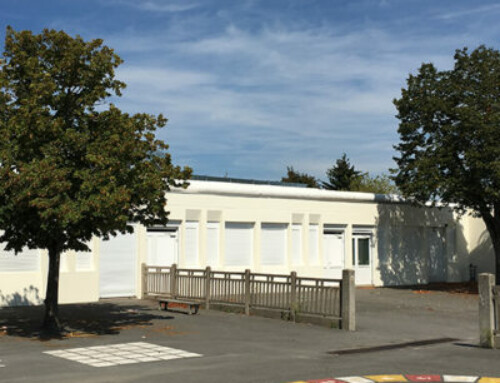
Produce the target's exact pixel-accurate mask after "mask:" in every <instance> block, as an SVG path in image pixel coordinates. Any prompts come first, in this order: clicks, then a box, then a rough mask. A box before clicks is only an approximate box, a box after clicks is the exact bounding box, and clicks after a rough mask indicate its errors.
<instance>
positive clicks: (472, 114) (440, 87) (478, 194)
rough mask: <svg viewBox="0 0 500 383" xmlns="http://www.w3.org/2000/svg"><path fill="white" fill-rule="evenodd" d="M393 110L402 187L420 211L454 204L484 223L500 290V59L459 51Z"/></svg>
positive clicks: (421, 78)
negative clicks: (450, 62) (433, 205)
mask: <svg viewBox="0 0 500 383" xmlns="http://www.w3.org/2000/svg"><path fill="white" fill-rule="evenodd" d="M394 103H395V105H396V107H397V109H398V115H397V117H398V119H399V120H400V123H399V129H398V132H399V136H400V143H399V144H398V145H396V146H395V149H396V150H397V151H398V152H399V156H398V157H395V158H394V159H395V161H396V163H397V165H398V169H397V170H396V174H395V181H396V185H397V186H398V187H399V189H400V190H401V191H402V193H403V195H404V196H405V197H407V198H409V199H411V200H413V201H415V202H417V203H421V204H422V203H425V202H427V201H429V200H430V201H433V202H437V201H439V202H441V203H448V204H453V207H454V208H455V209H456V210H457V211H458V212H460V213H463V212H465V211H466V209H471V210H472V211H473V212H474V213H475V215H477V216H479V217H481V218H482V219H483V220H484V222H485V224H486V227H487V229H488V232H489V234H490V237H491V240H492V243H493V248H494V251H495V255H496V284H497V285H498V284H500V52H499V51H498V50H495V49H489V48H486V47H484V46H480V47H479V48H477V49H475V50H474V51H472V52H471V53H469V52H468V50H467V48H464V49H462V50H457V51H456V53H455V65H454V68H453V69H451V70H447V71H438V70H437V69H436V68H435V67H434V65H432V64H423V65H422V66H421V67H420V69H419V71H418V74H417V75H410V76H409V77H408V80H407V87H406V89H403V90H402V94H401V98H399V99H396V100H394Z"/></svg>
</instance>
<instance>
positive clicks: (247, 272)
mask: <svg viewBox="0 0 500 383" xmlns="http://www.w3.org/2000/svg"><path fill="white" fill-rule="evenodd" d="M245 315H250V269H246V270H245Z"/></svg>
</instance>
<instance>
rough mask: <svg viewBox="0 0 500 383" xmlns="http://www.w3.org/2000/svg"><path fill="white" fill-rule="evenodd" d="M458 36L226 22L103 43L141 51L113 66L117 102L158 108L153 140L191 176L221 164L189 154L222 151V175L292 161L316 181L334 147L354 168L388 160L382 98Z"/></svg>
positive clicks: (443, 58) (448, 53)
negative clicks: (192, 31)
mask: <svg viewBox="0 0 500 383" xmlns="http://www.w3.org/2000/svg"><path fill="white" fill-rule="evenodd" d="M174 27H175V25H174ZM170 28H172V26H170ZM179 28H180V29H183V28H185V25H184V24H182V25H180V26H179ZM462 37H463V36H461V35H460V34H459V33H457V34H455V35H451V36H444V37H442V38H439V39H429V38H428V37H427V36H422V37H419V38H413V39H412V36H411V34H408V35H407V36H404V38H402V36H397V35H394V34H393V33H389V32H387V31H385V30H383V29H378V28H374V27H370V28H365V29H357V30H350V31H346V30H344V29H342V28H334V27H328V28H327V27H320V28H309V29H304V28H303V29H293V28H287V27H284V26H282V25H281V26H277V27H270V26H268V27H265V28H261V29H258V30H257V31H253V32H249V31H247V30H244V29H241V28H238V27H237V26H235V25H229V26H228V27H227V28H226V29H225V30H223V31H222V32H221V33H218V34H215V33H212V34H211V35H209V36H206V35H196V36H191V38H189V39H185V38H182V39H175V38H172V37H171V35H169V34H168V33H157V34H156V35H141V34H140V33H139V34H137V33H136V32H135V33H134V35H133V36H130V37H129V36H127V35H122V36H120V37H119V38H115V39H114V40H113V37H112V41H113V42H114V44H113V45H112V46H114V47H115V48H116V50H117V51H118V52H120V50H122V49H125V50H126V51H127V50H128V51H134V49H140V50H142V51H141V57H142V56H143V60H142V61H140V60H134V62H133V64H129V65H130V66H126V65H124V66H123V69H122V70H121V71H120V76H121V77H123V79H124V80H125V82H127V83H128V84H129V85H130V86H129V89H128V90H127V91H126V95H125V97H124V99H123V100H122V101H121V105H123V106H125V107H126V108H128V109H131V110H136V111H148V112H155V113H158V112H163V113H165V114H166V116H167V117H168V118H169V126H168V128H167V130H166V131H165V133H162V134H163V135H164V136H163V137H165V138H166V139H167V141H169V142H170V143H171V144H172V148H175V152H176V154H177V156H178V157H179V159H180V160H181V161H182V160H183V159H186V160H193V158H198V160H196V161H195V165H196V166H199V167H200V168H199V169H197V168H196V166H195V172H200V173H212V174H221V172H217V171H214V169H213V167H211V166H219V167H220V166H221V164H220V163H217V162H216V161H215V160H214V165H210V164H209V163H208V162H207V161H205V162H203V161H200V160H199V158H200V157H196V156H194V155H193V153H196V155H197V156H210V155H212V156H213V158H218V157H219V156H224V161H225V162H224V167H225V170H227V171H229V173H230V175H232V176H240V177H245V176H256V175H255V174H254V173H255V172H257V173H258V172H259V169H262V170H260V172H261V173H266V174H269V173H271V174H274V175H277V174H284V172H285V170H286V166H287V165H294V166H295V167H296V168H297V169H299V170H301V171H307V172H310V173H312V174H313V175H316V176H317V177H324V171H325V169H326V168H327V167H329V166H331V164H332V163H333V162H334V160H335V158H338V157H339V156H340V155H341V154H342V152H346V153H347V154H348V155H349V156H350V157H351V158H352V160H353V162H354V163H355V164H356V165H357V166H358V167H359V168H361V169H363V170H367V171H371V172H375V173H377V172H383V171H387V169H388V168H389V167H392V166H394V165H393V162H392V156H393V154H394V153H393V149H392V144H393V143H395V142H396V141H397V133H396V129H397V120H396V119H395V118H394V115H395V114H396V110H395V108H394V106H393V104H392V99H393V98H395V97H398V96H399V95H400V89H401V87H402V86H404V81H405V79H406V77H407V76H408V73H409V72H413V71H415V70H416V69H417V68H418V67H419V66H420V64H421V63H422V62H423V61H425V62H429V61H431V62H434V63H435V64H436V65H437V66H438V67H440V68H443V67H449V65H450V64H451V63H452V54H453V50H454V48H456V47H457V46H460V45H461V44H462V42H463V39H462ZM457 42H460V44H459V45H457ZM134 47H135V48H134ZM148 55H149V56H148ZM301 164H302V166H301ZM233 169H237V171H238V173H236V174H234V173H233V171H232V170H233ZM264 169H265V170H264ZM280 169H281V170H280ZM246 172H248V173H249V174H247V173H246ZM252 172H254V173H252ZM250 173H251V174H250ZM267 178H269V176H267Z"/></svg>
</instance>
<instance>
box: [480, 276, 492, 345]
mask: <svg viewBox="0 0 500 383" xmlns="http://www.w3.org/2000/svg"><path fill="white" fill-rule="evenodd" d="M494 285H495V276H494V275H493V274H487V273H483V274H479V345H480V346H481V347H486V348H494V347H495V336H494V333H495V314H494V304H493V286H494Z"/></svg>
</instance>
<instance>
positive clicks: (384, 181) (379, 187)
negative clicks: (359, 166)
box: [353, 173, 399, 194]
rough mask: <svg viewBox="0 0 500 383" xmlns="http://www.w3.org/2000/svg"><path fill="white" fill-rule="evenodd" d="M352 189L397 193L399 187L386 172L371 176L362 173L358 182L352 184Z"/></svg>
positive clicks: (378, 192) (377, 192)
mask: <svg viewBox="0 0 500 383" xmlns="http://www.w3.org/2000/svg"><path fill="white" fill-rule="evenodd" d="M353 191H360V192H366V193H376V194H399V189H398V188H397V186H396V185H395V184H394V183H393V181H392V180H391V178H390V177H389V176H388V175H387V174H380V175H378V176H371V175H370V173H363V174H361V177H360V178H359V180H358V182H357V183H355V184H354V185H353Z"/></svg>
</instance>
